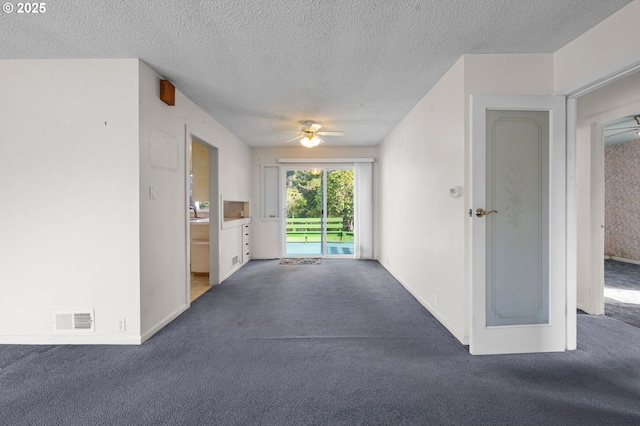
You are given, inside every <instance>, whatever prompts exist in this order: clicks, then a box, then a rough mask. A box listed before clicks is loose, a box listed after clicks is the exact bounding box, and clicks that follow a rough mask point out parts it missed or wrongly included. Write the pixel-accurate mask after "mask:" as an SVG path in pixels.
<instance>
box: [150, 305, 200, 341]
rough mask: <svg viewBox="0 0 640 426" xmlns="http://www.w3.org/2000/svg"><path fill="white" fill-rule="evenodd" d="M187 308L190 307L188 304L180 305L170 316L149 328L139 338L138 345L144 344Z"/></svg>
mask: <svg viewBox="0 0 640 426" xmlns="http://www.w3.org/2000/svg"><path fill="white" fill-rule="evenodd" d="M189 306H190V305H189V304H184V305H182V306H181V307H180V308H179V309H178V310H177V311H175V312H173V313H172V314H170V315H169V316H167V317H166V318H165V319H163V320H162V321H160V322H159V323H157V324H156V325H154V326H153V327H151V329H149V330H148V331H146V332H145V333H143V334H142V336H141V338H140V343H144V342H146V341H147V340H149V339H150V338H151V337H152V336H153V335H154V334H156V333H157V332H158V331H160V330H162V329H163V328H164V327H165V326H166V325H167V324H169V323H170V322H171V321H173V320H174V319H176V318H178V317H179V316H180V314H182V313H183V312H184V311H186V310H187V309H189Z"/></svg>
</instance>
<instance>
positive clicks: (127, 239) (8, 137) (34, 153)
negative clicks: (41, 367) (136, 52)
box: [0, 59, 250, 344]
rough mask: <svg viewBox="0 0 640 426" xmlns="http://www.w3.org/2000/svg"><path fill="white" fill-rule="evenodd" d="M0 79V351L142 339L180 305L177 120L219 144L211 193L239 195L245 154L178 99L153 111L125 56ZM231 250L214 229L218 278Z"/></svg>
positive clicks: (153, 89) (181, 132)
mask: <svg viewBox="0 0 640 426" xmlns="http://www.w3.org/2000/svg"><path fill="white" fill-rule="evenodd" d="M0 73H1V75H2V77H3V78H2V79H0V111H1V113H0V140H1V141H2V143H1V144H0V182H2V185H1V186H0V199H1V200H2V205H1V206H0V236H1V238H0V259H2V267H1V268H0V343H31V344H43V343H89V344H90V343H109V344H119V343H123V344H135V343H140V342H141V341H144V340H145V339H147V338H148V337H150V336H151V335H152V334H153V333H154V332H156V331H157V330H158V329H160V328H161V327H162V326H163V325H164V324H166V323H167V322H168V321H170V320H171V319H172V318H174V317H175V316H176V315H178V314H179V313H180V312H181V311H182V310H184V309H186V308H187V307H188V306H189V299H188V289H187V263H186V251H187V244H186V242H187V240H186V224H187V204H186V173H185V170H186V166H185V152H186V149H185V134H186V133H185V125H186V126H187V128H188V130H189V131H190V132H191V133H192V134H194V135H197V136H198V137H199V138H201V139H202V140H204V141H206V142H209V143H211V144H212V145H215V146H216V147H218V148H219V155H220V173H219V175H220V176H219V181H220V188H221V192H222V193H223V194H224V193H226V194H232V196H233V197H241V198H243V199H247V200H248V199H249V198H250V151H249V148H248V147H247V146H246V145H245V144H243V143H242V142H240V141H239V140H238V139H237V138H236V137H234V136H233V135H231V134H230V133H229V132H228V131H227V130H226V129H224V128H223V127H222V126H221V125H220V124H219V123H218V122H216V121H215V120H213V119H212V118H211V117H209V116H208V115H207V114H205V113H204V112H203V111H202V110H201V109H200V108H198V107H197V106H196V105H195V104H193V103H192V102H191V101H189V100H188V99H186V98H185V97H184V96H183V95H182V94H181V93H179V92H177V93H176V102H177V105H176V106H175V107H169V106H167V105H165V104H164V103H162V102H161V101H160V100H159V80H160V78H159V77H158V76H157V75H156V74H155V73H154V72H153V71H152V70H151V69H150V68H149V67H148V66H146V65H145V64H143V63H141V62H140V61H138V60H137V59H125V60H31V61H23V60H6V61H0ZM150 141H152V142H150ZM153 141H155V143H153ZM150 148H151V149H150ZM149 186H154V188H155V193H156V196H155V198H154V199H151V198H150V197H149ZM236 231H237V232H236ZM236 234H237V235H236ZM241 241H242V240H241V232H240V230H239V228H238V229H232V230H225V231H221V237H220V242H219V244H220V258H221V261H220V276H221V277H223V276H227V275H229V274H231V273H232V272H233V271H234V269H232V267H231V264H230V262H227V261H226V260H227V258H229V259H230V257H231V253H234V254H235V252H236V251H237V252H238V253H239V252H240V248H241ZM236 246H237V247H236ZM236 269H237V267H236ZM54 310H94V312H95V332H91V333H89V334H73V335H72V334H54V332H53V314H52V311H54ZM122 319H124V320H125V321H126V331H124V332H123V331H119V330H118V323H119V321H120V320H122Z"/></svg>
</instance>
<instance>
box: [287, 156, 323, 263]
mask: <svg viewBox="0 0 640 426" xmlns="http://www.w3.org/2000/svg"><path fill="white" fill-rule="evenodd" d="M323 181H324V174H323V173H322V170H318V169H313V170H287V181H286V185H287V187H286V207H287V223H286V230H285V232H286V239H285V241H286V255H287V256H291V257H309V256H322V255H323V254H324V221H323V205H324V199H323V193H324V190H323V188H324V183H323Z"/></svg>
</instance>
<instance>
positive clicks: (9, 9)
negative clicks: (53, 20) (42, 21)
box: [2, 3, 47, 15]
mask: <svg viewBox="0 0 640 426" xmlns="http://www.w3.org/2000/svg"><path fill="white" fill-rule="evenodd" d="M2 12H3V13H6V14H9V13H16V14H25V15H38V14H41V13H47V4H46V3H4V4H3V5H2Z"/></svg>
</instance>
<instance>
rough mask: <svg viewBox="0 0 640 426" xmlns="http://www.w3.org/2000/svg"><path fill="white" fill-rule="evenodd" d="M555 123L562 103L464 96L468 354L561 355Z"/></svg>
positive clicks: (561, 189) (559, 160) (562, 203)
mask: <svg viewBox="0 0 640 426" xmlns="http://www.w3.org/2000/svg"><path fill="white" fill-rule="evenodd" d="M565 123H566V111H565V99H564V97H557V96H493V95H474V96H472V98H471V150H472V154H471V157H472V159H471V161H472V191H471V204H470V206H471V207H472V208H471V210H470V211H469V214H470V216H471V218H470V219H469V220H470V221H471V230H472V256H471V257H472V260H471V271H472V273H471V277H472V278H471V279H472V282H471V299H472V301H471V311H472V312H471V313H472V315H471V336H470V347H469V350H470V352H471V353H472V354H499V353H526V352H553V351H563V350H565V348H566V309H565V306H566V304H565V303H566V302H565V297H566V222H565V220H566V185H565V181H566V144H565ZM574 315H575V313H574Z"/></svg>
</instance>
